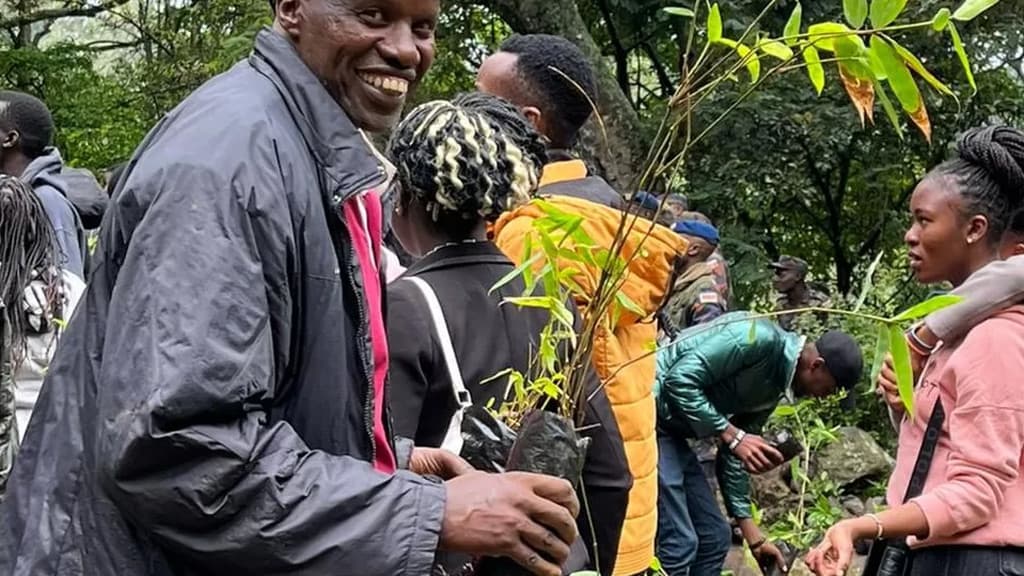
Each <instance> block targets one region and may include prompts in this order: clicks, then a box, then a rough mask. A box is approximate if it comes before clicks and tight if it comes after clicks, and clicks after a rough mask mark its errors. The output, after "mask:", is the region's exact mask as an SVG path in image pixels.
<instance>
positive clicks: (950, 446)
mask: <svg viewBox="0 0 1024 576" xmlns="http://www.w3.org/2000/svg"><path fill="white" fill-rule="evenodd" d="M936 398H941V399H942V405H943V408H945V410H946V422H945V425H944V426H943V430H942V434H941V435H940V436H939V443H938V446H937V448H936V451H935V457H934V459H933V460H932V465H931V469H930V472H929V474H928V480H927V482H926V483H925V488H924V493H923V494H922V495H921V496H920V497H918V498H916V499H914V500H913V502H915V503H916V504H917V505H918V506H920V507H921V510H922V511H923V512H924V515H925V517H927V519H928V526H929V529H930V535H929V537H928V538H927V539H926V540H923V541H915V540H914V539H911V545H913V546H935V545H942V544H961V545H964V544H967V545H984V546H1024V476H1022V475H1021V470H1022V468H1024V307H1022V306H1016V307H1013V308H1010V309H1008V310H1007V311H1005V312H1002V313H1000V314H998V315H996V316H994V317H992V318H990V319H989V320H986V321H984V322H982V323H981V324H978V325H977V326H976V327H975V328H973V329H972V330H971V331H970V332H969V333H968V335H967V336H966V338H964V340H963V341H962V342H961V343H959V345H957V346H950V347H948V348H942V349H940V350H938V351H937V352H936V353H935V355H934V356H933V358H932V360H931V362H930V364H929V366H928V367H926V368H925V371H924V374H923V376H922V378H921V381H920V383H919V384H918V387H917V390H916V391H915V393H914V411H915V413H916V417H915V418H913V419H911V418H905V419H904V420H903V423H902V425H901V428H900V440H899V453H898V455H897V459H896V469H895V471H894V472H893V474H892V478H891V479H890V480H889V494H888V499H889V505H890V506H896V505H899V504H900V503H901V502H902V499H903V495H904V492H905V491H906V489H907V485H908V484H909V482H910V475H911V472H912V471H913V468H914V463H915V461H916V460H917V453H918V451H919V449H920V446H921V440H922V438H923V436H924V431H925V427H926V426H927V424H928V418H929V417H930V416H931V413H932V409H933V408H934V406H935V400H936Z"/></svg>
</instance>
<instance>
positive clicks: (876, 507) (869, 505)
mask: <svg viewBox="0 0 1024 576" xmlns="http://www.w3.org/2000/svg"><path fill="white" fill-rule="evenodd" d="M864 508H865V509H866V511H867V512H871V513H872V514H877V513H879V512H881V511H882V510H885V498H882V497H881V496H872V497H871V498H868V500H867V502H865V503H864Z"/></svg>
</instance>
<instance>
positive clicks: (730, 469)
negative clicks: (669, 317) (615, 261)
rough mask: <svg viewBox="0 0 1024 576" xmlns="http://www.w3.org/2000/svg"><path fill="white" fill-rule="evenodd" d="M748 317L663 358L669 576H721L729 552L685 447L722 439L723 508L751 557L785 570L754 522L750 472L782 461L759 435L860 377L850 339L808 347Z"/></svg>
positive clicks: (663, 551)
mask: <svg viewBox="0 0 1024 576" xmlns="http://www.w3.org/2000/svg"><path fill="white" fill-rule="evenodd" d="M749 316H750V315H749V314H748V313H746V312H736V313H732V314H726V315H724V316H722V317H720V318H719V319H718V320H716V321H715V322H713V323H711V324H706V325H700V326H694V327H692V328H689V329H687V330H684V331H683V332H680V333H679V335H678V336H677V337H676V339H675V340H673V342H672V344H670V345H669V346H667V347H665V348H663V349H661V350H660V351H659V352H658V373H657V380H656V382H655V394H656V396H657V403H658V453H659V457H658V490H659V494H658V558H659V559H660V560H661V563H662V566H663V568H664V569H665V571H666V572H667V573H668V574H672V576H719V574H720V573H721V569H722V565H723V564H724V562H725V556H726V554H727V552H728V550H729V543H730V530H729V524H728V523H727V522H726V521H725V518H724V517H723V516H722V513H721V511H720V510H719V509H718V504H717V501H716V500H715V496H714V494H712V492H711V488H710V486H709V485H708V482H707V479H706V478H705V476H704V472H703V470H702V468H701V466H700V463H699V462H698V460H697V456H696V455H695V454H694V452H693V450H692V449H691V448H690V445H689V441H690V440H692V439H697V438H715V437H717V438H719V439H720V440H721V442H722V444H723V446H722V447H721V448H720V450H719V451H718V460H717V462H716V470H717V473H718V477H719V484H720V485H721V489H722V495H723V497H724V500H725V506H726V509H727V510H728V512H729V515H730V516H732V517H734V518H736V519H737V520H738V522H739V525H740V529H741V530H742V531H743V537H744V539H745V540H746V541H747V543H748V545H749V546H750V549H751V551H753V553H754V555H755V556H756V557H758V559H759V560H761V559H763V558H774V559H775V561H776V562H777V563H778V564H779V565H780V567H782V565H783V563H784V560H783V557H782V554H781V553H780V552H779V550H778V549H777V548H776V547H775V546H774V545H772V544H771V543H770V542H767V541H766V540H765V538H764V536H763V535H762V534H761V531H760V529H759V528H758V527H757V525H756V524H755V523H754V521H753V519H752V514H751V505H750V477H749V476H748V472H753V473H763V472H767V471H769V470H771V469H773V468H775V467H776V466H778V465H780V464H782V462H783V457H782V454H780V453H779V451H778V450H776V449H775V448H774V447H773V446H772V445H771V444H769V443H768V442H767V441H765V440H764V439H763V438H761V437H760V436H759V435H758V434H760V433H761V429H762V428H763V427H764V425H765V423H766V422H767V421H768V418H769V417H770V416H771V414H772V412H774V411H775V407H776V406H778V404H779V402H780V401H781V400H782V399H783V398H791V397H793V396H815V397H819V398H820V397H824V396H828V395H830V394H833V393H834V392H836V391H837V390H839V389H844V390H846V391H847V392H848V393H850V392H852V389H853V387H854V386H855V385H856V384H857V382H858V381H859V380H860V377H861V372H862V371H863V358H862V355H861V351H860V347H859V346H858V345H857V343H856V342H855V341H854V340H853V338H851V337H850V336H848V335H847V334H844V333H842V332H829V333H827V334H825V335H824V336H822V337H821V338H820V339H819V340H818V341H817V342H808V341H807V340H806V339H805V338H804V337H802V336H799V335H797V334H793V333H790V332H786V331H785V330H783V329H782V328H780V327H779V326H778V324H776V323H774V322H771V321H769V320H764V319H752V318H749ZM752 323H753V327H752V326H751V324H752Z"/></svg>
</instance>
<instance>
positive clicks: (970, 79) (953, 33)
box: [946, 22, 978, 94]
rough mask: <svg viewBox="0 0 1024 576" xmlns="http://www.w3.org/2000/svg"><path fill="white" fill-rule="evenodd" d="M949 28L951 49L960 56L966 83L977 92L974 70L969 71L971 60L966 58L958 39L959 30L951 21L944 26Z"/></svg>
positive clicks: (965, 52) (962, 45) (962, 44)
mask: <svg viewBox="0 0 1024 576" xmlns="http://www.w3.org/2000/svg"><path fill="white" fill-rule="evenodd" d="M946 28H947V30H949V35H950V37H951V38H953V49H954V50H956V55H957V57H958V58H960V65H961V66H963V67H964V73H965V74H967V83H968V84H970V85H971V90H973V91H974V92H973V93H974V94H977V93H978V85H977V83H975V82H974V72H971V61H970V60H968V58H967V51H966V50H964V42H963V40H961V39H960V32H958V31H957V29H956V26H954V25H953V23H952V22H950V23H949V26H947V27H946Z"/></svg>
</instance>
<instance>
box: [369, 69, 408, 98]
mask: <svg viewBox="0 0 1024 576" xmlns="http://www.w3.org/2000/svg"><path fill="white" fill-rule="evenodd" d="M359 77H360V78H362V79H363V81H364V82H366V83H367V84H370V85H371V86H375V87H377V88H378V89H380V90H384V91H385V92H391V93H393V94H398V95H399V96H404V95H405V93H406V92H408V91H409V81H408V80H406V79H404V78H395V77H394V76H382V75H380V74H360V75H359Z"/></svg>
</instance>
